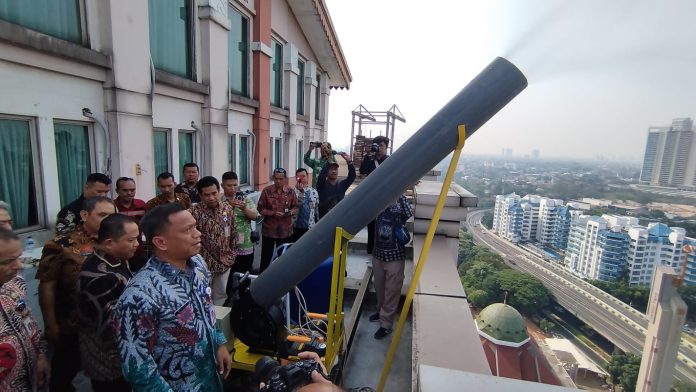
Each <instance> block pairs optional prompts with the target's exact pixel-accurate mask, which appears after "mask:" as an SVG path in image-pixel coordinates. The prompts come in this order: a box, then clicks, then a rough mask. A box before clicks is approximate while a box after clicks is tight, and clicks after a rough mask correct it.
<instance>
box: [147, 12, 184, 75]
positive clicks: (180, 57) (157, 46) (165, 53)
mask: <svg viewBox="0 0 696 392" xmlns="http://www.w3.org/2000/svg"><path fill="white" fill-rule="evenodd" d="M148 12H149V15H150V54H151V56H152V62H153V63H154V64H155V68H157V69H160V70H162V71H166V72H169V73H172V74H175V75H179V76H182V77H185V78H189V79H190V78H192V77H193V67H192V63H193V61H192V60H193V58H192V57H193V56H192V51H191V47H192V41H193V39H192V34H191V31H192V29H191V25H192V23H193V22H192V18H191V2H190V0H148Z"/></svg>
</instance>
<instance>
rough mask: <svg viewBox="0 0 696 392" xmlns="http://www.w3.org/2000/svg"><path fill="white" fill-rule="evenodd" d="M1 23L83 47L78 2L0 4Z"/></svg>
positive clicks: (10, 0) (15, 0)
mask: <svg viewBox="0 0 696 392" xmlns="http://www.w3.org/2000/svg"><path fill="white" fill-rule="evenodd" d="M0 19H2V20H6V21H8V22H10V23H15V24H18V25H21V26H24V27H26V28H29V29H32V30H36V31H38V32H40V33H44V34H48V35H51V36H53V37H57V38H61V39H64V40H66V41H70V42H74V43H76V44H83V43H84V42H83V40H82V19H81V17H80V1H79V0H0Z"/></svg>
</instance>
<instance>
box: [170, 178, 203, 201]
mask: <svg viewBox="0 0 696 392" xmlns="http://www.w3.org/2000/svg"><path fill="white" fill-rule="evenodd" d="M174 192H176V193H184V194H186V196H188V197H189V199H191V203H194V204H198V203H200V202H201V196H200V195H199V194H198V189H197V188H196V184H194V185H193V186H188V185H186V184H184V183H181V184H179V185H177V186H176V187H174Z"/></svg>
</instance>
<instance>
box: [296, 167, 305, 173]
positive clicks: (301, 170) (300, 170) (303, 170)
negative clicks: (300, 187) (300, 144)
mask: <svg viewBox="0 0 696 392" xmlns="http://www.w3.org/2000/svg"><path fill="white" fill-rule="evenodd" d="M299 172H305V173H307V169H305V168H304V167H301V168H299V169H297V170H295V175H297V173H299Z"/></svg>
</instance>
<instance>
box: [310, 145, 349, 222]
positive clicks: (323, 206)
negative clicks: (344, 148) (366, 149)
mask: <svg viewBox="0 0 696 392" xmlns="http://www.w3.org/2000/svg"><path fill="white" fill-rule="evenodd" d="M340 154H341V156H342V157H343V159H345V161H346V164H347V165H348V177H346V179H344V180H343V181H338V163H333V162H328V163H327V164H326V165H324V167H323V168H322V169H321V173H319V178H318V179H317V192H318V193H319V218H321V217H323V216H324V215H326V214H328V213H329V211H330V210H331V209H332V208H334V207H335V206H336V204H338V202H340V201H341V200H343V198H344V197H345V196H346V191H347V190H348V188H349V187H350V186H351V184H353V181H355V166H353V160H352V159H350V156H349V155H348V154H346V153H345V152H341V153H340Z"/></svg>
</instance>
